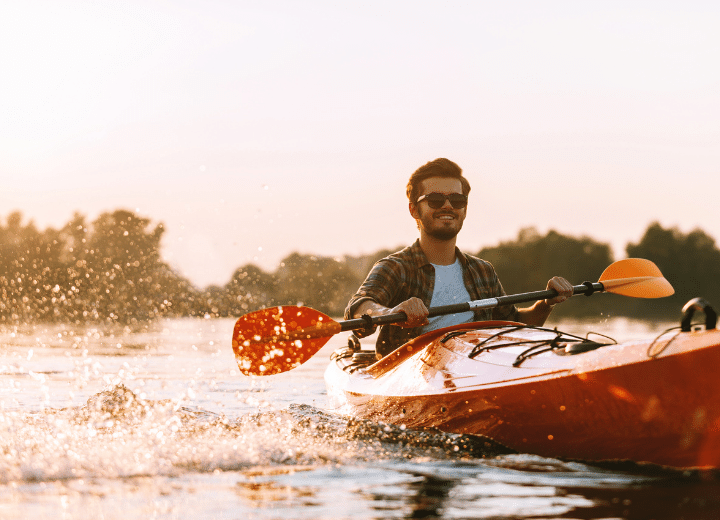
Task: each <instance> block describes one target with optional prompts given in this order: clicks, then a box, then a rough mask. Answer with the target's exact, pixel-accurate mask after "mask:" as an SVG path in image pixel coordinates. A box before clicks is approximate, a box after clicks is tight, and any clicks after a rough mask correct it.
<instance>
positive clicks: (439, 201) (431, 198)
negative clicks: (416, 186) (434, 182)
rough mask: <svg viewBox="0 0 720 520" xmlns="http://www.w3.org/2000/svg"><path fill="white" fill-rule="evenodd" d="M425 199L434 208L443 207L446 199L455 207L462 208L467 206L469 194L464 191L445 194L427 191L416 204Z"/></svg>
mask: <svg viewBox="0 0 720 520" xmlns="http://www.w3.org/2000/svg"><path fill="white" fill-rule="evenodd" d="M423 200H426V201H427V203H428V206H430V207H431V208H432V209H440V208H442V207H443V206H444V205H445V201H446V200H449V201H450V204H451V205H452V207H453V208H455V209H462V208H464V207H465V206H467V203H468V198H467V195H463V194H462V193H450V194H449V195H445V194H444V193H426V194H425V195H423V196H422V197H420V198H419V199H418V200H417V202H416V204H420V202H422V201H423Z"/></svg>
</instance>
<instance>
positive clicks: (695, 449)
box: [325, 309, 720, 468]
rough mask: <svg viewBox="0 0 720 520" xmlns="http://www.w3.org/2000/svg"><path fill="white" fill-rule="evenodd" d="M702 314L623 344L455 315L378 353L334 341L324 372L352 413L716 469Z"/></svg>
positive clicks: (718, 454) (719, 459)
mask: <svg viewBox="0 0 720 520" xmlns="http://www.w3.org/2000/svg"><path fill="white" fill-rule="evenodd" d="M708 311H710V309H708ZM709 322H710V319H709V318H708V325H709V326H706V327H695V328H696V329H699V330H683V331H681V330H680V329H679V328H678V330H675V331H669V332H667V333H665V334H663V335H662V336H660V337H658V338H655V339H650V340H648V341H633V342H627V343H620V344H614V343H613V342H612V340H609V339H608V338H604V337H594V336H593V337H591V338H590V339H586V338H581V337H578V336H573V335H570V334H566V333H562V332H558V331H554V330H549V329H541V328H533V327H528V326H525V325H522V324H519V323H508V322H479V323H472V324H463V325H460V326H455V327H450V328H447V329H442V330H437V331H433V332H430V333H428V334H425V335H423V336H420V337H418V338H415V339H414V340H413V341H411V342H409V343H407V344H405V345H403V346H402V347H401V348H400V349H398V350H396V351H395V352H393V353H392V354H391V355H389V356H387V357H385V358H383V359H382V360H380V361H374V358H373V354H372V353H371V352H365V353H363V352H362V351H360V352H359V351H357V350H354V349H352V348H349V347H348V348H345V349H341V350H339V351H337V352H335V354H334V356H333V360H332V362H331V363H330V365H329V366H328V368H327V371H326V373H325V380H326V383H327V389H328V396H329V400H330V406H331V408H333V409H335V410H336V411H337V412H339V413H342V414H344V415H350V416H353V417H357V418H364V419H370V420H372V421H378V422H386V423H390V424H395V425H405V426H406V427H408V428H413V429H423V428H435V429H438V430H441V431H445V432H452V433H463V434H481V435H484V436H487V437H490V438H492V439H493V440H495V441H497V442H499V443H502V444H504V445H505V446H507V447H509V448H511V449H513V450H516V451H519V452H523V453H534V454H538V455H542V456H547V457H560V458H565V459H579V460H585V461H605V460H631V461H635V462H648V463H654V464H660V465H665V466H672V467H676V468H718V467H720V378H719V377H718V376H717V371H718V367H720V331H718V330H716V329H714V326H715V323H714V322H713V323H712V324H710V323H709ZM683 328H684V329H689V328H690V327H687V326H684V327H683Z"/></svg>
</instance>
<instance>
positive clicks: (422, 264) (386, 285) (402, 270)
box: [345, 240, 518, 356]
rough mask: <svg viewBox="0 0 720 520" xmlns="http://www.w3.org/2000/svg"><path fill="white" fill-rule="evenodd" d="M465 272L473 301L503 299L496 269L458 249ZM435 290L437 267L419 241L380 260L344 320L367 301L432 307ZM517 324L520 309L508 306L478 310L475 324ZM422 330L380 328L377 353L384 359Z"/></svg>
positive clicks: (466, 283)
mask: <svg viewBox="0 0 720 520" xmlns="http://www.w3.org/2000/svg"><path fill="white" fill-rule="evenodd" d="M455 251H456V255H457V257H458V258H459V259H460V263H461V264H462V270H463V281H464V282H465V287H466V289H467V291H468V293H469V294H470V298H471V299H473V300H480V299H484V298H496V297H498V296H504V295H505V291H504V290H503V288H502V285H501V284H500V280H499V279H498V277H497V274H496V273H495V269H494V268H493V266H492V265H491V264H490V263H489V262H486V261H485V260H481V259H479V258H476V257H474V256H471V255H466V254H465V253H462V252H461V251H460V250H459V249H457V248H455ZM434 288H435V268H434V267H433V266H432V264H431V263H430V262H428V259H427V258H426V257H425V253H423V250H422V248H421V247H420V241H419V240H417V241H416V242H415V243H414V244H413V245H411V246H410V247H406V248H405V249H403V250H402V251H398V252H397V253H393V254H392V255H390V256H388V257H385V258H383V259H381V260H379V261H378V262H377V263H376V264H375V265H374V266H373V268H372V270H371V271H370V274H368V276H367V278H366V279H365V281H364V282H363V284H362V285H361V286H360V289H358V292H357V293H355V295H354V296H353V297H352V298H351V299H350V302H349V303H348V306H347V308H346V309H345V319H351V318H352V317H353V314H355V311H356V310H357V308H358V307H359V306H360V305H361V304H362V303H363V302H364V301H366V300H372V301H374V302H377V303H379V304H380V305H384V306H385V307H390V308H392V307H395V306H396V305H398V304H400V303H402V302H404V301H405V300H407V299H408V298H411V297H413V296H415V297H417V298H420V299H421V300H422V301H423V303H424V304H425V306H426V307H428V308H429V307H430V302H431V300H432V294H433V289H434ZM490 319H493V320H507V321H517V320H518V310H517V307H515V305H505V306H501V307H495V308H494V309H478V310H475V321H483V320H490ZM373 332H374V330H373V331H362V330H360V331H355V334H356V335H357V336H359V337H364V336H368V335H370V334H372V333H373ZM420 333H421V327H415V328H401V327H398V326H395V325H383V326H381V327H380V334H379V335H378V339H377V343H376V347H375V350H376V352H377V353H378V354H380V355H382V356H386V355H388V354H389V353H390V352H392V351H393V350H395V349H397V348H398V347H400V346H402V345H403V344H404V343H406V342H407V341H409V340H411V339H412V338H414V337H416V336H418V335H420Z"/></svg>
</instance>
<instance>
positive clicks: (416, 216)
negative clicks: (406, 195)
mask: <svg viewBox="0 0 720 520" xmlns="http://www.w3.org/2000/svg"><path fill="white" fill-rule="evenodd" d="M408 209H409V210H410V214H411V215H412V218H414V219H415V220H418V219H419V218H420V213H419V212H418V209H417V206H416V205H415V204H413V203H412V202H408Z"/></svg>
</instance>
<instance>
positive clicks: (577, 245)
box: [477, 228, 613, 315]
mask: <svg viewBox="0 0 720 520" xmlns="http://www.w3.org/2000/svg"><path fill="white" fill-rule="evenodd" d="M477 256H479V257H480V258H482V259H484V260H487V261H488V262H490V263H491V264H493V266H494V267H495V270H496V272H497V273H498V277H499V278H500V281H501V283H502V284H503V288H504V289H505V292H507V293H508V294H515V293H521V292H529V291H536V290H541V289H544V288H545V284H546V283H547V281H548V280H549V279H550V278H552V277H553V276H563V277H564V278H567V279H568V280H569V281H570V283H573V284H577V283H580V282H583V281H597V279H598V278H599V277H600V275H601V274H602V272H603V270H604V269H605V268H606V267H607V266H608V265H609V264H611V263H612V260H613V259H612V253H611V251H610V246H609V245H608V244H604V243H600V242H596V241H594V240H593V239H591V238H588V237H580V238H576V237H571V236H567V235H562V234H560V233H558V232H556V231H553V230H551V231H549V232H548V233H547V234H546V235H545V236H540V234H539V233H538V232H537V230H536V229H535V228H525V229H522V230H521V231H520V232H519V233H518V237H517V239H516V240H515V241H512V242H502V243H500V245H498V246H494V247H486V248H484V249H481V250H480V252H479V253H478V254H477ZM606 303H607V302H602V301H597V300H596V301H594V302H593V301H589V299H588V301H576V302H575V303H573V304H571V305H562V306H559V307H558V308H557V311H556V314H559V315H587V314H596V313H598V312H599V309H601V308H602V306H603V305H604V304H606Z"/></svg>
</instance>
